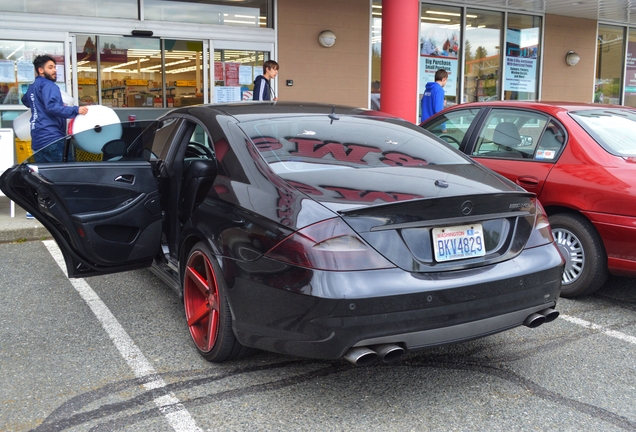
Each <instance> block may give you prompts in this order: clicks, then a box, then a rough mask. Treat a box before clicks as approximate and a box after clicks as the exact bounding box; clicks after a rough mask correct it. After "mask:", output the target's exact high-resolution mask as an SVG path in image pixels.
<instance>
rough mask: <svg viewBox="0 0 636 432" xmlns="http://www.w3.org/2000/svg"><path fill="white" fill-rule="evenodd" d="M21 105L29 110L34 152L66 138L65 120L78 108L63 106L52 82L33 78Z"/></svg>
mask: <svg viewBox="0 0 636 432" xmlns="http://www.w3.org/2000/svg"><path fill="white" fill-rule="evenodd" d="M22 103H23V104H24V105H25V106H26V107H28V108H31V148H32V149H33V151H34V152H36V151H38V150H40V149H41V148H43V147H46V146H47V144H50V143H51V142H53V141H55V140H58V139H60V138H64V137H65V136H66V119H68V118H73V117H75V116H76V115H77V114H78V110H79V107H76V106H65V105H64V102H63V101H62V93H61V92H60V88H59V87H58V86H57V84H55V83H54V82H53V81H51V80H49V79H47V78H45V77H43V76H37V77H35V81H34V82H33V84H31V85H30V86H29V88H28V89H27V92H26V93H25V94H24V96H22Z"/></svg>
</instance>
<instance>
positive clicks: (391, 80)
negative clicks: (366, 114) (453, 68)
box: [380, 0, 420, 123]
mask: <svg viewBox="0 0 636 432" xmlns="http://www.w3.org/2000/svg"><path fill="white" fill-rule="evenodd" d="M419 25H420V1H419V0H383V1H382V61H381V74H382V81H381V105H380V106H381V109H382V111H384V112H386V113H389V114H393V115H395V116H398V117H402V118H403V119H406V120H408V121H411V122H414V123H416V122H417V106H418V105H417V103H418V102H417V100H418V94H417V67H418V58H419V56H418V49H419V40H418V35H419Z"/></svg>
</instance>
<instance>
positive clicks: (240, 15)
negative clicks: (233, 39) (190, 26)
mask: <svg viewBox="0 0 636 432" xmlns="http://www.w3.org/2000/svg"><path fill="white" fill-rule="evenodd" d="M143 11H144V20H147V21H176V22H190V23H198V24H217V25H230V26H242V27H273V25H272V18H271V17H272V0H251V1H238V2H237V1H236V0H225V1H205V2H200V1H188V0H186V1H184V0H144V2H143Z"/></svg>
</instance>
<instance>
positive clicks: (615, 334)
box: [559, 314, 636, 345]
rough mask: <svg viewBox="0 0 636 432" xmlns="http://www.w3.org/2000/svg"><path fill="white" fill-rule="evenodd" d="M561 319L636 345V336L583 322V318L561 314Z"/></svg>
mask: <svg viewBox="0 0 636 432" xmlns="http://www.w3.org/2000/svg"><path fill="white" fill-rule="evenodd" d="M559 318H563V319H564V320H566V321H569V322H571V323H572V324H576V325H580V326H581V327H585V328H589V329H592V330H596V331H598V332H600V333H603V334H605V335H607V336H610V337H613V338H616V339H620V340H622V341H625V342H629V343H632V344H634V345H636V336H630V335H627V334H625V333H621V332H619V331H616V330H610V329H608V328H605V327H603V326H600V325H598V324H594V323H591V322H589V321H585V320H583V319H581V318H575V317H572V316H569V315H563V314H561V315H559Z"/></svg>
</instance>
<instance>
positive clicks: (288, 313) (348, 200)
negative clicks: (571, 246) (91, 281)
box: [0, 102, 564, 365]
mask: <svg viewBox="0 0 636 432" xmlns="http://www.w3.org/2000/svg"><path fill="white" fill-rule="evenodd" d="M82 149H83V150H82ZM65 151H66V153H65V156H64V159H63V160H62V161H60V162H48V163H37V162H35V159H34V158H33V157H32V158H30V159H28V160H26V161H25V162H24V163H22V164H21V165H16V166H14V167H13V168H11V169H9V170H7V171H6V172H5V173H4V174H3V175H2V177H1V178H0V188H1V189H2V191H3V192H4V193H5V194H6V195H7V196H8V197H10V198H11V199H12V200H14V201H16V202H17V203H18V204H19V205H20V206H22V207H23V208H24V209H26V210H27V211H28V212H30V213H32V214H33V215H34V216H35V217H36V218H37V219H38V220H39V221H40V222H41V223H42V224H43V225H44V226H45V227H46V228H47V229H48V230H49V231H50V232H51V234H52V235H53V237H54V238H55V240H56V242H57V243H58V245H59V246H60V249H61V250H62V252H63V254H64V258H65V260H66V264H67V272H68V276H69V277H76V278H77V277H79V278H82V277H87V276H93V275H101V274H107V273H114V272H121V271H127V270H132V269H139V268H144V267H151V268H152V270H153V271H154V272H155V273H156V274H158V275H159V276H160V277H161V278H162V279H163V280H164V281H165V282H166V283H168V284H169V285H170V286H171V287H173V288H174V290H175V291H176V293H177V294H178V295H179V296H180V297H181V298H182V299H183V304H184V309H185V321H186V323H187V326H188V328H189V330H190V334H191V336H192V340H193V342H194V345H195V346H196V348H197V349H198V351H199V352H200V353H201V355H202V356H203V357H204V358H206V359H207V360H209V361H214V362H221V361H225V360H231V359H236V358H239V357H242V356H245V355H246V354H247V353H249V352H253V351H254V350H255V349H261V350H267V351H273V352H277V353H283V354H290V355H295V356H304V357H311V358H320V359H337V358H341V357H344V358H346V359H347V360H349V361H351V362H352V363H354V364H357V365H365V364H369V363H370V362H372V361H375V360H381V361H385V362H389V361H393V360H396V359H397V358H399V357H400V356H401V355H402V354H403V353H404V352H406V351H408V350H414V349H421V348H425V347H431V346H435V345H440V344H447V343H455V342H461V341H465V340H469V339H474V338H478V337H482V336H487V335H490V334H493V333H497V332H501V331H504V330H507V329H511V328H514V327H517V326H521V325H525V326H527V327H530V328H534V327H537V326H539V325H541V324H543V323H544V322H550V321H552V320H554V319H555V318H556V317H557V316H558V312H557V311H556V310H555V309H554V307H555V305H556V301H557V299H558V297H559V293H560V288H561V273H562V270H563V265H564V261H563V258H562V257H561V255H560V254H559V251H558V249H557V247H556V245H555V243H554V239H553V237H552V232H551V229H550V225H549V224H548V220H547V217H546V215H545V213H544V211H543V209H542V207H541V205H540V203H539V202H538V201H537V199H536V197H535V195H534V194H532V193H528V192H526V191H524V190H523V189H521V188H520V187H518V186H516V185H515V184H513V183H512V182H510V181H508V180H507V179H505V178H504V177H502V176H500V175H498V174H495V173H494V172H492V171H490V170H489V169H487V168H484V167H483V166H481V165H479V164H478V163H475V162H473V161H472V160H471V159H469V158H468V157H467V156H465V155H462V154H461V153H459V152H458V151H457V150H455V149H454V148H452V147H451V146H450V145H447V144H445V143H443V142H441V141H440V140H438V139H437V138H434V137H433V136H432V135H430V134H429V133H428V132H426V131H424V130H422V129H421V128H419V127H417V126H415V125H413V124H410V123H408V122H406V121H404V120H401V119H398V118H391V117H388V116H386V115H384V114H381V113H379V112H375V111H367V110H363V109H356V108H349V107H340V106H332V105H320V104H302V103H281V102H271V103H240V104H227V105H200V106H189V107H183V108H179V109H175V110H173V111H171V112H169V113H167V114H166V115H164V116H163V117H161V118H160V119H158V120H157V121H154V122H152V123H151V124H149V125H148V126H147V127H146V128H144V129H141V124H140V123H139V122H136V123H131V124H123V123H116V124H110V125H95V127H94V128H91V129H89V130H87V131H86V132H82V133H80V134H77V135H76V136H69V137H68V138H66V140H65ZM80 151H84V152H86V151H88V152H93V153H94V156H95V157H92V158H88V159H90V160H85V159H86V158H83V159H82V158H78V157H72V153H73V152H80Z"/></svg>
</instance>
